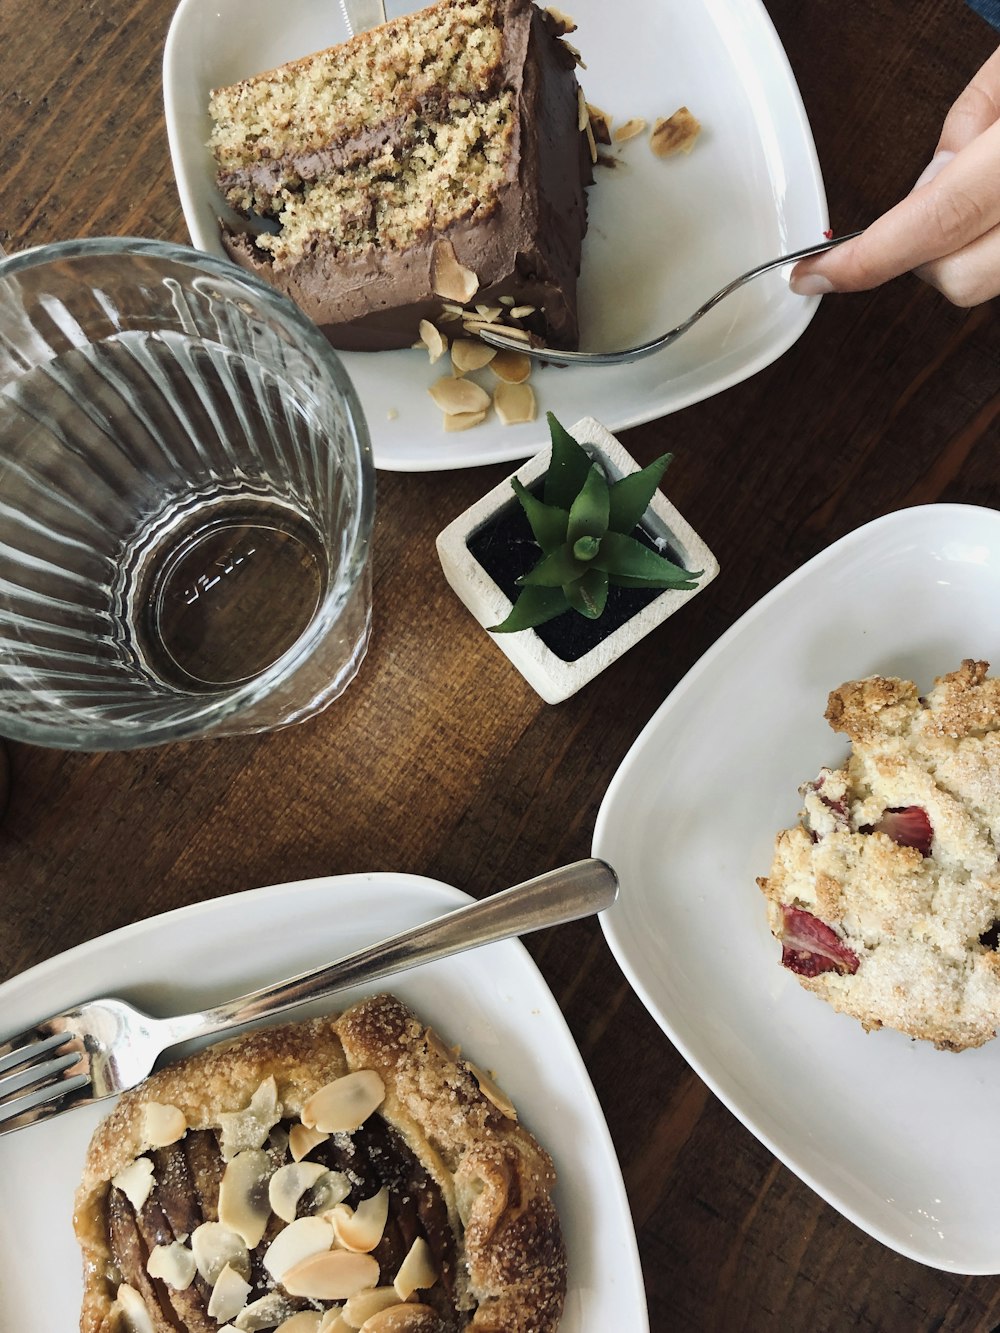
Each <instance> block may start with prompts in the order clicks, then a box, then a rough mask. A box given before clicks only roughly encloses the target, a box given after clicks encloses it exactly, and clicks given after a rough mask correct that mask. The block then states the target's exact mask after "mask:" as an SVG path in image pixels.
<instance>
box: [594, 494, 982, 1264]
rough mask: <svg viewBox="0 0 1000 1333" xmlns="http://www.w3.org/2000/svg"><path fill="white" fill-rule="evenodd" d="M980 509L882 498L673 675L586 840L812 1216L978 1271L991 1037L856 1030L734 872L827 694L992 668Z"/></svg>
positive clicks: (751, 873) (810, 751)
mask: <svg viewBox="0 0 1000 1333" xmlns="http://www.w3.org/2000/svg"><path fill="white" fill-rule="evenodd" d="M998 606H1000V514H998V513H997V512H995V511H993V510H987V509H980V508H976V507H972V506H963V505H928V506H925V507H921V508H916V509H908V510H903V511H900V512H898V513H895V514H891V515H888V516H887V517H884V518H881V519H877V520H876V521H875V522H873V523H870V524H868V525H867V526H865V527H863V528H860V529H859V530H858V531H856V532H853V533H851V534H850V535H848V536H847V537H844V538H843V539H842V540H841V541H839V542H837V543H835V544H834V545H833V546H831V547H830V548H828V549H827V550H825V551H823V552H822V553H821V554H819V555H818V556H816V557H815V558H814V559H813V560H811V561H809V562H808V563H807V564H806V565H804V566H803V568H802V569H800V570H798V571H797V572H796V573H795V574H793V575H792V576H791V577H790V578H788V579H786V580H785V581H784V582H783V583H782V584H780V585H779V586H778V587H777V588H775V589H774V590H773V591H772V592H770V593H769V594H768V595H767V596H766V597H764V598H763V599H762V600H761V601H760V602H759V603H758V604H757V605H756V606H754V607H753V608H752V609H751V610H750V611H748V612H747V613H746V615H744V616H743V617H742V618H741V619H740V620H739V621H737V623H736V624H735V625H733V626H732V627H731V628H730V629H729V630H728V631H727V633H726V634H724V635H723V636H722V638H721V639H720V640H719V641H718V642H717V643H716V644H715V645H714V646H713V647H712V648H711V649H710V650H709V651H708V652H707V653H706V654H705V656H704V657H703V658H702V659H701V660H700V661H699V662H698V663H697V664H696V665H695V666H694V667H693V668H692V669H691V671H690V672H688V674H687V675H686V676H685V677H684V679H683V680H682V681H681V682H680V683H679V684H678V685H677V686H676V688H675V689H674V690H673V691H672V693H671V694H670V696H669V697H668V699H667V700H666V701H665V703H664V704H663V705H662V706H661V707H660V709H659V710H658V712H657V713H656V714H655V715H654V717H653V718H652V719H651V721H650V722H649V723H648V725H647V726H646V728H645V729H644V731H643V732H642V734H641V735H640V736H639V738H638V739H637V741H636V742H635V744H634V745H633V747H632V749H631V750H630V752H629V754H628V755H627V756H626V758H625V760H624V761H623V763H622V765H621V766H620V768H619V770H618V772H617V774H616V775H615V777H614V779H613V780H612V782H611V784H610V786H609V789H608V792H607V794H606V796H605V798H604V801H603V802H602V805H601V809H600V812H599V815H598V819H597V824H596V828H595V833H594V855H595V856H600V857H604V858H606V859H607V860H608V861H610V862H611V864H612V865H614V866H615V869H616V870H617V871H618V874H619V876H620V878H621V882H622V891H621V894H620V897H619V900H618V902H617V903H616V904H615V906H614V907H613V908H612V909H611V910H610V912H608V913H605V915H604V918H603V924H604V930H605V935H606V937H607V940H608V943H609V945H610V947H611V949H612V951H613V952H614V954H615V956H616V958H617V959H618V962H619V963H620V965H621V967H622V969H623V970H624V972H625V975H626V976H627V977H628V979H629V981H630V982H631V984H632V985H633V986H634V988H635V990H636V991H637V993H638V994H639V996H640V997H641V999H642V1000H643V1002H644V1004H645V1005H646V1007H647V1008H648V1009H649V1011H650V1013H651V1014H652V1015H653V1017H654V1018H655V1019H656V1020H657V1022H658V1023H659V1024H660V1026H661V1027H662V1028H663V1030H664V1031H665V1032H666V1033H667V1035H668V1036H669V1037H670V1039H671V1041H673V1043H674V1045H675V1046H676V1047H677V1049H678V1050H679V1051H680V1052H681V1053H682V1054H683V1055H684V1057H685V1058H686V1059H687V1060H688V1062H689V1063H690V1064H691V1066H692V1067H693V1068H694V1069H695V1070H696V1072H697V1073H698V1074H699V1075H700V1076H701V1077H702V1078H703V1079H704V1080H705V1082H706V1083H707V1084H708V1085H709V1086H710V1087H711V1088H712V1089H713V1091H714V1092H715V1093H716V1094H717V1096H718V1097H719V1098H720V1099H721V1100H722V1101H723V1102H724V1103H725V1104H726V1105H727V1106H728V1107H729V1108H730V1110H731V1111H732V1112H733V1113H734V1114H735V1115H736V1116H737V1117H738V1118H739V1119H740V1120H741V1121H742V1122H743V1123H744V1124H745V1125H746V1126H747V1128H748V1129H750V1130H751V1131H752V1132H753V1133H754V1134H755V1135H756V1136H757V1137H758V1138H759V1139H760V1140H761V1141H762V1142H763V1143H764V1144H766V1145H767V1146H768V1147H769V1148H770V1149H771V1151H772V1152H774V1153H775V1154H776V1155H777V1156H778V1157H779V1158H781V1160H782V1161H784V1162H785V1163H786V1165H788V1166H789V1167H790V1168H791V1169H792V1170H793V1171H795V1172H796V1173H797V1174H798V1175H799V1176H800V1177H801V1178H802V1179H803V1180H804V1181H806V1183H807V1184H809V1185H810V1186H811V1187H812V1188H813V1189H815V1190H816V1191H817V1192H818V1193H819V1194H820V1195H822V1196H823V1198H825V1199H826V1200H827V1201H828V1202H829V1203H831V1204H832V1205H833V1206H834V1207H835V1208H837V1209H839V1210H840V1212H842V1213H843V1214H844V1215H845V1216H846V1217H848V1218H850V1219H851V1220H852V1221H853V1222H855V1223H856V1224H857V1225H858V1226H859V1227H862V1228H863V1229H864V1230H865V1231H867V1232H868V1233H869V1234H870V1235H872V1236H874V1237H875V1238H876V1239H878V1240H880V1241H882V1242H883V1243H884V1244H886V1245H888V1246H891V1247H892V1248H893V1249H895V1250H897V1251H899V1253H901V1254H904V1255H907V1256H908V1257H910V1258H912V1259H916V1260H918V1261H919V1262H921V1263H925V1264H929V1265H932V1266H933V1267H936V1268H940V1269H944V1270H948V1271H952V1272H959V1273H970V1274H977V1273H978V1274H986V1273H989V1274H995V1273H1000V1209H998V1207H997V1202H996V1190H995V1188H994V1185H993V1181H992V1173H991V1171H990V1169H989V1167H988V1163H990V1162H991V1161H993V1160H994V1159H995V1157H996V1155H997V1153H998V1152H1000V1040H995V1041H993V1042H991V1043H989V1044H988V1045H986V1046H984V1047H981V1048H979V1049H978V1050H972V1051H966V1052H964V1053H962V1054H959V1055H956V1054H952V1053H949V1052H942V1051H937V1050H935V1049H934V1048H933V1047H932V1046H931V1045H929V1044H928V1043H923V1042H914V1041H910V1040H909V1039H907V1038H905V1037H903V1036H902V1035H901V1034H899V1033H897V1032H891V1031H888V1030H886V1031H882V1032H877V1033H873V1034H866V1033H865V1032H864V1030H863V1029H862V1028H861V1026H860V1025H859V1024H858V1023H856V1022H855V1021H854V1020H853V1019H851V1018H848V1017H846V1016H844V1015H841V1014H837V1013H835V1012H834V1011H833V1010H832V1009H831V1008H829V1006H827V1005H826V1004H824V1003H823V1002H822V1001H821V1000H819V999H818V998H817V997H815V996H813V995H811V994H809V993H808V992H806V991H805V990H803V989H802V988H801V987H800V986H799V985H798V983H797V982H796V980H795V978H794V977H793V976H792V975H791V974H790V973H788V972H786V971H784V970H783V969H782V968H781V966H780V946H779V945H778V944H777V943H776V942H775V940H774V939H773V938H772V937H771V934H770V931H769V930H768V926H767V918H766V913H765V904H764V900H763V897H762V895H761V893H760V891H759V889H758V888H757V885H756V883H755V877H756V876H758V875H765V874H767V872H768V870H769V868H770V864H771V855H772V850H773V844H774V837H775V835H776V833H777V832H778V831H779V830H780V829H782V828H785V827H789V826H791V825H792V824H794V823H795V822H796V820H797V816H798V811H799V808H800V805H801V801H800V798H799V796H798V786H799V784H800V783H802V782H804V781H806V780H808V779H810V778H812V777H814V776H815V775H816V773H817V771H818V770H819V768H820V767H821V766H822V765H824V764H826V765H831V766H835V765H836V764H838V763H839V762H840V761H841V760H842V759H843V758H844V756H845V755H846V751H847V743H846V741H845V739H844V738H843V737H842V736H837V735H836V734H834V732H833V731H831V730H830V728H829V727H828V725H827V723H826V722H825V721H824V718H823V712H824V709H825V707H826V700H827V695H828V693H829V691H830V690H831V689H833V688H835V687H836V686H837V685H839V684H841V683H842V682H843V681H845V680H850V679H855V678H859V677H864V676H868V675H873V674H882V675H896V676H902V677H904V678H908V679H912V680H914V681H916V682H917V684H918V686H919V687H920V688H922V689H926V688H929V687H930V685H931V683H932V680H933V678H934V677H935V676H938V675H941V674H943V673H945V672H947V671H951V670H954V669H955V668H956V667H957V666H958V665H959V663H960V662H961V660H962V659H963V658H965V657H975V658H985V659H986V660H988V661H992V663H993V667H994V672H995V671H996V670H997V669H998V668H1000V620H998V618H997V607H998Z"/></svg>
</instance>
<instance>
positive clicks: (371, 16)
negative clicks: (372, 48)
mask: <svg viewBox="0 0 1000 1333" xmlns="http://www.w3.org/2000/svg"><path fill="white" fill-rule="evenodd" d="M340 12H341V13H342V14H343V16H344V22H345V23H346V24H347V34H348V36H349V37H353V36H355V34H356V33H359V32H366V31H367V30H368V29H369V28H375V27H378V25H379V24H380V23H384V22H385V4H384V2H383V0H340Z"/></svg>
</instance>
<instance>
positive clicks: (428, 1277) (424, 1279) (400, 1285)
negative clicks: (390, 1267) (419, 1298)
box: [392, 1236, 438, 1301]
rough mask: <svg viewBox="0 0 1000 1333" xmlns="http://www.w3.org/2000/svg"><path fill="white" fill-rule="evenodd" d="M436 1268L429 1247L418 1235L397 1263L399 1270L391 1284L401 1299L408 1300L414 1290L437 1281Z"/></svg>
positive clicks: (421, 1288)
mask: <svg viewBox="0 0 1000 1333" xmlns="http://www.w3.org/2000/svg"><path fill="white" fill-rule="evenodd" d="M437 1277H438V1275H437V1269H436V1268H435V1266H434V1256H433V1255H432V1254H431V1247H430V1246H429V1245H428V1244H427V1242H426V1241H425V1240H424V1238H423V1236H418V1237H417V1239H416V1240H415V1241H414V1242H413V1244H412V1245H411V1246H410V1249H409V1252H408V1253H407V1256H406V1258H405V1259H404V1260H403V1262H402V1263H401V1264H400V1265H399V1271H398V1272H397V1274H396V1276H395V1277H394V1278H393V1281H392V1285H393V1286H394V1287H395V1288H396V1295H397V1296H398V1297H399V1299H400V1300H401V1301H408V1300H409V1299H410V1297H411V1296H412V1295H413V1293H414V1292H415V1291H424V1290H426V1288H427V1287H433V1285H434V1283H435V1282H436V1281H437Z"/></svg>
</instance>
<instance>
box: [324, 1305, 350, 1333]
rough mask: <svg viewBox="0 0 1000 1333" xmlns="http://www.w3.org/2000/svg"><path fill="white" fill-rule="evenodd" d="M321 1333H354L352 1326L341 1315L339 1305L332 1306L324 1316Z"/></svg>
mask: <svg viewBox="0 0 1000 1333" xmlns="http://www.w3.org/2000/svg"><path fill="white" fill-rule="evenodd" d="M319 1333H353V1329H352V1328H351V1325H350V1324H349V1323H348V1322H347V1320H346V1319H345V1318H344V1316H343V1315H342V1314H341V1307H340V1306H339V1305H331V1306H330V1308H329V1309H328V1310H327V1311H326V1312H325V1313H324V1315H323V1322H322V1323H321V1324H320V1326H319Z"/></svg>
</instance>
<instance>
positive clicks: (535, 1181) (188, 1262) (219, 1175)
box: [74, 995, 566, 1333]
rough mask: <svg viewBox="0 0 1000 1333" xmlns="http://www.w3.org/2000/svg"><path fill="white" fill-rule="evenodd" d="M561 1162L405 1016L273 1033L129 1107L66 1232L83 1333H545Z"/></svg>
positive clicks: (182, 1066)
mask: <svg viewBox="0 0 1000 1333" xmlns="http://www.w3.org/2000/svg"><path fill="white" fill-rule="evenodd" d="M554 1180H555V1173H554V1170H553V1167H552V1163H551V1161H550V1159H549V1157H548V1155H547V1154H546V1153H545V1151H544V1150H543V1149H542V1148H540V1147H539V1145H538V1144H537V1143H536V1142H535V1140H534V1139H533V1138H532V1137H531V1135H530V1134H529V1133H528V1132H527V1131H526V1130H525V1129H524V1128H522V1127H521V1126H520V1125H519V1124H518V1122H517V1117H516V1113H515V1111H514V1108H513V1107H512V1106H511V1104H510V1102H509V1101H508V1099H507V1098H506V1097H505V1096H504V1095H503V1094H502V1093H501V1092H500V1090H499V1088H497V1087H496V1085H495V1084H494V1083H493V1082H492V1081H491V1080H490V1078H489V1077H488V1076H487V1075H486V1074H484V1073H482V1072H481V1071H480V1070H478V1069H476V1067H475V1066H474V1065H471V1064H469V1063H468V1062H466V1061H464V1060H462V1059H460V1058H459V1057H458V1055H457V1053H456V1052H455V1051H454V1050H452V1049H449V1048H448V1047H447V1046H446V1045H445V1044H444V1042H443V1041H441V1039H440V1038H439V1037H438V1036H437V1035H436V1034H435V1033H434V1031H433V1030H432V1029H430V1028H428V1027H426V1026H425V1025H424V1024H423V1023H422V1022H421V1021H420V1020H419V1019H417V1018H416V1016H415V1015H414V1014H413V1013H411V1011H410V1010H409V1009H407V1008H406V1007H405V1006H404V1005H403V1004H402V1003H400V1001H398V1000H396V999H395V998H394V997H392V996H389V995H380V996H376V997H374V998H372V999H368V1000H364V1001H362V1002H360V1003H359V1004H356V1005H354V1006H353V1007H352V1008H350V1009H348V1010H347V1011H346V1012H345V1013H343V1014H342V1015H340V1016H334V1017H328V1018H319V1019H313V1020H310V1021H307V1022H302V1023H292V1024H286V1025H283V1026H280V1027H271V1028H263V1029H259V1030H256V1031H253V1032H249V1033H247V1034H245V1035H243V1036H240V1037H237V1038H235V1039H234V1040H231V1041H228V1042H223V1043H221V1044H219V1045H215V1046H211V1047H208V1048H207V1049H205V1050H203V1051H201V1052H199V1053H198V1054H197V1055H194V1056H192V1057H190V1058H189V1059H186V1060H182V1061H180V1062H178V1063H177V1064H174V1065H171V1066H169V1067H167V1068H165V1069H164V1070H162V1071H161V1072H160V1073H157V1074H154V1075H153V1076H152V1077H151V1078H149V1079H147V1080H146V1081H145V1082H144V1083H143V1084H142V1085H141V1086H140V1087H138V1088H136V1089H134V1090H133V1091H132V1092H129V1093H126V1094H125V1095H124V1096H123V1097H122V1098H121V1099H120V1101H119V1102H118V1105H117V1106H116V1107H115V1109H114V1110H113V1111H112V1112H111V1114H110V1115H109V1116H108V1117H107V1119H106V1120H104V1122H103V1123H102V1124H101V1125H100V1126H99V1128H98V1130H97V1132H96V1133H95V1135H94V1138H93V1140H92V1142H91V1145H90V1148H89V1151H88V1154H87V1160H86V1165H85V1170H84V1174H83V1179H82V1181H81V1184H80V1187H79V1190H78V1192H77V1198H76V1210H75V1215H74V1223H75V1227H76V1231H77V1236H78V1238H79V1241H80V1244H81V1246H82V1249H83V1257H84V1300H83V1313H82V1316H81V1323H80V1327H81V1330H82V1333H179V1331H180V1333H223V1330H225V1331H226V1333H254V1331H255V1330H264V1329H266V1330H271V1329H274V1330H278V1333H353V1330H364V1333H455V1331H456V1330H459V1329H469V1330H473V1331H474V1333H501V1331H504V1333H543V1331H544V1330H554V1329H556V1328H557V1327H558V1324H559V1321H560V1318H561V1314H562V1308H563V1303H564V1299H565V1290H566V1260H565V1253H564V1248H563V1241H562V1236H561V1231H560V1226H559V1220H558V1217H557V1215H556V1211H555V1207H554V1205H553V1202H552V1198H551V1190H552V1186H553V1184H554Z"/></svg>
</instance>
